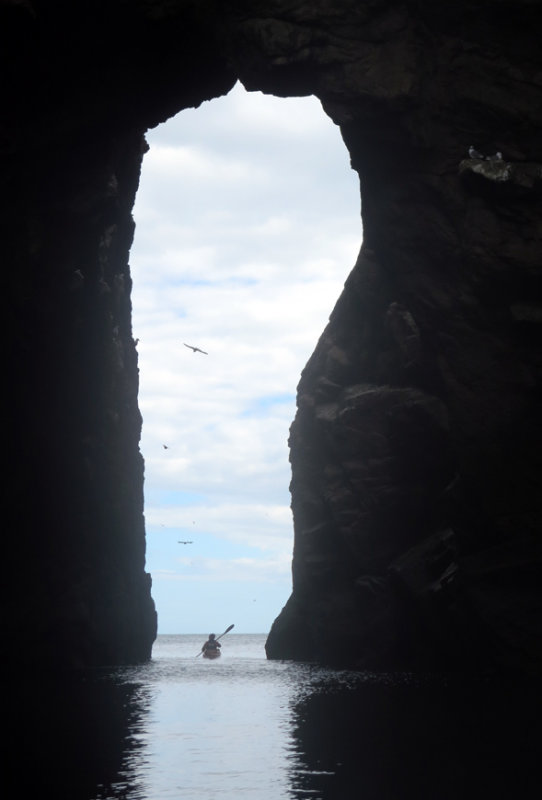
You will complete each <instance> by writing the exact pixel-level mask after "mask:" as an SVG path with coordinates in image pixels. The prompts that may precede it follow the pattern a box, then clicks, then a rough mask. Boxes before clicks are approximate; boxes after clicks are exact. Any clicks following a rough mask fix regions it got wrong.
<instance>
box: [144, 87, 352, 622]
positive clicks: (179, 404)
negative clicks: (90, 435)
mask: <svg viewBox="0 0 542 800" xmlns="http://www.w3.org/2000/svg"><path fill="white" fill-rule="evenodd" d="M147 142H148V144H149V151H148V152H147V154H146V155H145V158H144V161H143V167H142V174H141V180H140V184H139V190H138V195H137V199H136V205H135V208H134V219H135V223H136V233H135V238H134V243H133V247H132V251H131V257H130V264H131V271H132V277H133V292H132V306H133V335H134V337H135V338H136V341H137V349H138V361H139V375H140V378H139V381H140V386H139V405H140V409H141V413H142V417H143V430H142V439H141V445H140V449H141V452H142V455H143V457H144V460H145V518H146V536H147V570H148V571H149V572H150V573H151V575H152V579H153V597H154V600H155V603H156V607H157V611H158V624H159V628H158V632H159V633H164V634H168V633H181V632H182V633H202V632H206V631H207V630H208V629H212V628H214V627H215V626H216V627H220V626H222V627H223V628H225V627H226V625H228V624H229V623H231V622H235V624H236V629H237V630H238V631H239V632H247V633H265V632H267V631H268V630H269V628H270V626H271V623H272V621H273V619H274V618H275V617H276V616H277V614H278V613H279V611H280V609H281V608H282V606H283V605H284V603H285V602H286V600H287V598H288V596H289V594H290V592H291V558H292V540H293V531H292V527H293V526H292V518H291V511H290V507H289V506H290V496H289V491H288V485H289V481H290V467H289V463H288V444H287V442H288V429H289V426H290V424H291V422H292V420H293V417H294V414H295V389H296V385H297V383H298V380H299V377H300V374H301V371H302V369H303V367H304V365H305V363H306V362H307V360H308V358H309V357H310V355H311V353H312V351H313V349H314V346H315V345H316V342H317V340H318V338H319V336H320V334H321V333H322V331H323V330H324V328H325V325H326V323H327V319H328V317H329V314H330V313H331V311H332V309H333V306H334V304H335V301H336V300H337V298H338V297H339V295H340V292H341V290H342V286H343V284H344V281H345V279H346V277H347V275H348V273H349V272H350V270H351V268H352V266H353V264H354V263H355V259H356V256H357V253H358V251H359V247H360V242H361V218H360V197H359V183H358V179H357V175H356V173H355V172H354V171H353V170H352V169H351V167H350V164H349V158H348V152H347V149H346V147H345V145H344V143H343V141H342V139H341V135H340V131H339V128H338V127H337V126H336V125H334V124H333V122H332V121H331V120H330V119H329V117H327V115H326V114H325V113H324V111H323V109H322V107H321V104H320V102H319V101H318V100H317V99H316V98H315V97H298V98H286V99H284V98H277V97H273V96H270V95H264V94H261V93H259V92H250V93H249V92H246V91H245V90H244V88H243V87H242V85H241V84H240V83H238V84H237V85H236V86H235V87H234V89H232V91H231V92H230V93H229V94H228V95H227V96H225V97H221V98H218V99H214V100H212V101H210V102H207V103H204V104H203V105H202V106H200V107H199V108H197V109H187V110H184V111H182V112H180V113H179V114H178V115H177V116H176V117H174V118H172V119H170V120H169V121H168V122H166V123H163V124H161V125H160V126H158V127H157V128H155V129H153V130H151V131H149V132H148V133H147ZM188 345H190V346H194V347H197V348H200V349H201V350H203V351H204V352H200V351H194V350H192V349H191V348H190V347H189V346H188Z"/></svg>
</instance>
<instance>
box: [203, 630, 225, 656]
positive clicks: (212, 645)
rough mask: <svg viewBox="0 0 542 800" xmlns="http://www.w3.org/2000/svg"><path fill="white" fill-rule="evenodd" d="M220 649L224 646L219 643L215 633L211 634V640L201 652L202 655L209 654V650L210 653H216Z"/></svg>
mask: <svg viewBox="0 0 542 800" xmlns="http://www.w3.org/2000/svg"><path fill="white" fill-rule="evenodd" d="M220 647H222V645H221V644H220V642H217V640H216V639H215V635H214V633H210V634H209V638H208V639H207V641H206V642H205V644H204V645H203V647H202V648H201V651H202V653H205V652H207V650H209V651H214V652H215V653H216V652H217V651H218V650H219V648H220Z"/></svg>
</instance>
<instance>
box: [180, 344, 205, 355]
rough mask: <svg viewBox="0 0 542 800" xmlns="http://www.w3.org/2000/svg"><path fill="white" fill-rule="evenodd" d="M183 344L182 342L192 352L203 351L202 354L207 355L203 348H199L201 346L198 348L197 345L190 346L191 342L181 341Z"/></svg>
mask: <svg viewBox="0 0 542 800" xmlns="http://www.w3.org/2000/svg"><path fill="white" fill-rule="evenodd" d="M183 344H184V346H185V347H188V348H190V350H193V351H194V353H203V355H204V356H208V355H209V353H206V352H205V350H201V348H199V347H192V345H191V344H186V342H183Z"/></svg>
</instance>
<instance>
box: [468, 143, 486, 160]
mask: <svg viewBox="0 0 542 800" xmlns="http://www.w3.org/2000/svg"><path fill="white" fill-rule="evenodd" d="M469 157H470V158H483V155H482V153H479V152H478V150H475V149H474V147H473V146H472V145H471V146H470V147H469Z"/></svg>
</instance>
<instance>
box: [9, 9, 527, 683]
mask: <svg viewBox="0 0 542 800" xmlns="http://www.w3.org/2000/svg"><path fill="white" fill-rule="evenodd" d="M537 5H538V4H537V3H536V2H529V0H520V2H509V1H508V2H507V1H503V2H491V3H489V2H474V1H471V0H460V2H453V3H452V2H450V3H448V2H446V3H439V4H435V3H433V2H430V0H403V2H400V3H396V2H391V3H390V2H384V0H367V1H366V2H361V3H360V2H354V0H335V1H334V2H332V1H331V0H318V2H315V3H310V4H309V3H300V2H293V0H273V1H272V0H267V1H266V0H254V2H243V1H242V0H230V1H227V0H226V1H225V2H221V3H215V2H199V3H198V2H193V1H192V0H188V1H186V0H185V1H184V2H183V1H182V0H167V1H166V0H162V2H160V0H138V1H136V2H130V3H128V2H123V1H122V0H113V1H112V2H108V3H104V2H90V0H89V2H84V3H80V4H77V8H75V6H74V4H70V3H63V2H52V3H51V2H47V3H46V2H38V0H35V2H27V1H26V0H11V2H4V3H3V4H1V5H0V13H1V14H2V23H3V24H2V25H1V26H0V30H1V31H2V37H3V48H2V53H3V59H4V64H3V66H4V73H5V74H6V75H7V76H8V78H9V80H7V81H5V82H4V87H3V91H4V93H5V97H4V99H3V103H2V111H3V117H2V118H3V122H2V129H1V146H2V153H3V156H2V158H3V173H2V174H3V176H4V180H5V188H4V192H3V209H2V224H3V228H4V232H3V234H2V243H3V249H4V252H5V257H4V273H5V274H6V276H7V283H8V292H7V298H8V303H7V308H6V312H7V319H8V320H9V334H10V337H9V338H10V348H11V349H10V354H9V360H8V361H9V371H8V383H7V385H8V386H9V395H10V400H11V401H12V408H11V420H12V422H11V426H10V441H11V447H12V448H13V452H12V454H11V456H10V462H9V463H10V476H9V480H10V489H9V492H10V494H9V499H10V508H11V509H12V511H13V519H14V523H13V533H12V534H11V533H10V534H6V540H7V542H8V545H7V549H8V552H9V554H10V559H9V563H8V567H7V572H8V578H9V579H8V581H7V600H6V605H5V606H4V607H5V609H6V610H7V613H6V619H7V625H6V628H5V632H4V633H3V639H4V642H7V643H8V645H11V647H12V652H13V645H15V649H16V650H17V651H18V658H20V655H21V654H22V656H23V657H24V658H26V659H27V660H29V659H32V658H33V657H35V654H36V652H37V651H36V648H35V647H33V646H31V645H28V644H27V643H26V642H27V639H26V638H25V637H26V634H27V632H28V631H29V630H32V631H33V632H34V633H35V634H36V635H37V640H36V641H37V642H39V648H40V649H39V654H38V656H37V658H38V659H40V658H41V659H43V660H45V661H47V660H49V661H51V662H52V663H54V662H55V661H59V660H61V661H62V660H65V658H66V657H67V656H69V658H70V659H71V660H72V661H73V663H104V662H112V661H117V662H122V661H126V660H134V659H135V660H138V659H142V658H145V657H147V656H148V654H149V653H150V646H151V643H152V639H153V637H154V632H155V615H154V609H153V606H152V600H151V597H150V587H149V578H148V576H146V575H145V571H144V525H143V508H142V482H143V465H142V461H141V457H140V455H139V452H138V446H137V445H138V440H139V432H140V418H139V413H138V411H137V402H136V399H137V357H136V352H135V348H134V343H133V341H132V339H131V328H130V300H129V288H130V277H129V265H128V254H129V247H130V243H131V239H132V234H133V222H132V219H131V215H130V209H131V207H132V204H133V198H134V195H135V191H136V189H137V183H138V175H139V166H140V163H141V158H142V154H143V150H144V140H143V134H144V132H145V130H146V129H147V128H148V127H149V126H152V125H155V124H157V123H158V122H159V121H162V120H164V119H166V118H167V117H169V116H171V115H172V114H174V113H175V112H177V111H178V110H180V109H182V108H183V107H187V106H194V105H198V104H199V103H200V102H202V101H203V100H205V99H210V98H212V97H213V96H217V95H219V94H222V93H224V92H227V91H228V90H229V89H230V88H231V86H233V84H234V83H235V81H236V80H237V79H240V80H241V81H242V82H243V84H244V85H245V86H246V88H248V89H249V90H262V91H266V92H271V93H274V94H277V95H283V96H287V95H298V94H315V95H316V96H318V97H319V98H320V100H321V101H322V105H323V107H324V110H325V111H326V112H327V113H328V114H329V115H330V117H331V118H332V119H333V120H334V121H335V122H336V123H337V124H338V125H340V127H341V131H342V135H343V139H344V141H345V144H346V146H347V147H348V150H349V152H350V155H351V161H352V166H353V168H354V169H355V170H357V172H358V173H359V176H360V187H361V198H362V216H363V228H364V243H363V247H362V249H361V252H360V255H359V258H358V261H357V263H356V265H355V266H354V269H353V271H352V274H351V275H350V277H349V279H348V281H347V282H346V285H345V289H344V293H343V295H342V296H341V298H340V299H339V301H338V302H337V305H336V307H335V309H334V310H333V312H332V314H331V317H330V322H329V325H328V326H327V328H326V330H325V331H324V332H323V334H322V336H321V338H320V340H319V342H318V343H317V345H316V350H315V352H314V355H313V356H312V358H311V359H310V361H309V363H308V364H307V366H306V368H305V370H304V372H303V375H302V376H301V381H300V384H299V388H298V411H297V415H296V419H295V421H294V423H293V425H292V429H291V440H290V444H291V461H292V485H291V490H292V508H293V512H294V524H295V543H294V558H293V577H294V585H293V593H292V597H291V598H290V600H289V601H288V604H287V605H286V607H285V609H284V610H283V611H282V613H281V614H280V616H279V617H278V619H277V620H276V622H275V624H274V625H273V629H272V631H271V633H270V636H269V639H268V643H267V652H268V655H269V656H270V657H278V658H284V657H286V658H288V657H294V658H317V659H321V660H324V661H328V662H329V661H335V662H337V663H343V664H346V663H347V664H355V665H358V666H363V667H369V668H383V669H391V668H396V667H401V668H403V667H408V668H417V667H421V668H424V669H427V668H432V667H435V666H439V667H442V666H444V667H446V668H449V667H465V666H469V667H472V666H473V665H476V666H483V667H484V668H485V667H486V666H496V665H501V666H507V667H509V666H514V667H518V668H520V669H523V670H528V671H537V670H538V669H539V667H540V660H541V638H542V637H541V636H540V618H541V615H540V611H541V605H542V598H541V589H540V586H541V582H540V577H541V557H540V556H541V551H540V518H541V517H540V515H541V509H540V492H539V481H540V475H541V464H540V444H541V435H540V434H541V431H540V420H539V412H538V409H539V399H540V338H541V337H540V330H541V319H542V311H541V309H542V294H541V285H540V277H541V273H540V253H541V234H542V225H541V219H542V216H541V213H540V212H541V168H540V164H542V145H541V142H542V138H541V135H540V134H541V131H542V104H541V103H540V97H541V89H542V64H541V60H542V59H541V56H540V50H539V46H538V37H537V24H536V23H537V12H538V8H537ZM471 145H474V146H475V147H476V148H477V149H478V150H479V151H481V152H482V153H483V154H484V155H495V154H496V153H498V152H500V153H501V154H502V159H497V160H494V161H486V160H484V159H480V158H476V157H475V158H472V157H470V156H469V153H468V149H469V146H471ZM12 465H13V466H12Z"/></svg>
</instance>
